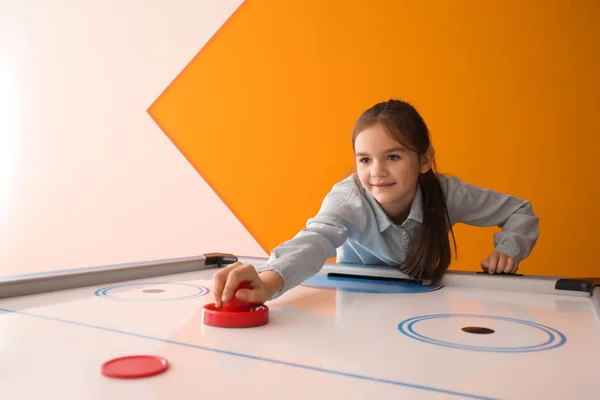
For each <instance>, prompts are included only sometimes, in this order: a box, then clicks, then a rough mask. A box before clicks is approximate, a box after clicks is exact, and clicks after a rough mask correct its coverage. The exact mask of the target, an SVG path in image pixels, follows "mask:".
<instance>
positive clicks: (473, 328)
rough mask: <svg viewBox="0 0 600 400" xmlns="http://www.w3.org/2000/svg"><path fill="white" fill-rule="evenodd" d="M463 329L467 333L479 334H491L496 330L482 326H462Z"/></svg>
mask: <svg viewBox="0 0 600 400" xmlns="http://www.w3.org/2000/svg"><path fill="white" fill-rule="evenodd" d="M462 330H463V331H464V332H467V333H475V334H478V335H489V334H491V333H494V330H492V329H490V328H484V327H481V326H465V327H464V328H462Z"/></svg>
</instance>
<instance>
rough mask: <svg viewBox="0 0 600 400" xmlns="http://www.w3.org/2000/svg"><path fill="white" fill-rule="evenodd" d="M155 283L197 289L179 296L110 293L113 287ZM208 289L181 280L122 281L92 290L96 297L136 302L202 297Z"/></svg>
mask: <svg viewBox="0 0 600 400" xmlns="http://www.w3.org/2000/svg"><path fill="white" fill-rule="evenodd" d="M157 285H175V286H185V287H191V288H194V289H197V291H196V292H195V293H192V294H189V295H186V296H179V297H152V296H148V295H143V296H141V297H139V298H126V297H119V296H118V295H115V294H114V292H113V293H111V291H113V290H114V289H121V288H125V287H134V286H157ZM209 292H210V290H209V289H208V288H206V287H204V286H200V285H195V284H193V283H183V282H139V283H123V284H120V285H113V286H108V287H105V288H101V289H98V290H96V291H95V292H94V294H95V295H96V296H98V297H102V298H106V299H110V300H118V301H136V302H161V301H176V300H188V299H193V298H196V297H202V296H205V295H207V294H208V293H209Z"/></svg>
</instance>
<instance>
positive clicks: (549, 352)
mask: <svg viewBox="0 0 600 400" xmlns="http://www.w3.org/2000/svg"><path fill="white" fill-rule="evenodd" d="M213 273H214V270H205V271H198V272H191V273H184V274H177V275H169V276H163V277H159V278H152V279H143V280H136V281H129V282H120V283H115V284H109V285H101V286H95V287H87V288H79V289H72V290H64V291H59V292H53V293H46V294H39V295H32V296H24V297H17V298H11V299H3V300H0V309H1V310H0V390H1V393H2V398H6V399H40V398H57V399H58V398H60V399H64V400H67V399H77V400H81V399H114V400H117V399H143V400H150V399H201V398H214V399H234V398H235V399H243V398H246V399H250V398H251V399H282V398H283V397H284V396H285V397H287V398H291V399H342V398H343V399H384V398H385V399H388V398H390V399H391V398H394V399H397V398H405V399H408V398H410V399H425V398H427V399H430V398H461V397H464V398H511V399H533V398H545V399H548V398H556V399H561V398H562V399H566V398H578V399H584V398H585V399H594V398H596V399H597V398H598V393H599V391H598V389H597V387H598V385H597V383H596V382H599V381H600V372H599V370H598V360H600V324H599V323H598V319H597V317H596V315H595V313H594V311H593V306H592V303H591V301H590V299H589V297H570V296H554V295H542V294H524V293H518V292H504V291H494V290H489V291H486V290H479V289H468V288H452V287H444V288H442V289H440V290H435V291H431V292H426V293H415V294H410V293H407V294H381V293H357V292H342V291H336V290H329V289H316V288H309V287H304V286H301V287H298V288H295V289H293V290H292V291H291V292H289V293H287V294H286V295H284V296H282V297H281V298H279V299H277V300H276V301H273V302H270V303H267V305H268V306H269V307H270V318H271V321H270V323H269V324H268V325H265V326H261V327H256V328H248V329H225V328H215V327H209V326H205V325H203V324H202V306H203V305H204V304H205V303H209V302H213V297H212V292H211V288H212V275H213ZM498 279H502V278H501V277H498ZM468 326H476V327H484V328H489V329H492V330H494V333H492V334H474V333H467V332H464V331H463V330H462V328H463V327H468ZM133 354H156V355H160V356H163V357H165V358H166V359H167V360H168V361H169V363H170V368H169V369H168V370H167V371H166V372H165V373H163V374H161V375H158V376H154V377H150V378H143V379H137V380H117V379H111V378H107V377H105V376H102V375H101V374H100V365H101V364H102V363H103V362H104V361H107V360H109V359H112V358H115V357H121V356H126V355H133Z"/></svg>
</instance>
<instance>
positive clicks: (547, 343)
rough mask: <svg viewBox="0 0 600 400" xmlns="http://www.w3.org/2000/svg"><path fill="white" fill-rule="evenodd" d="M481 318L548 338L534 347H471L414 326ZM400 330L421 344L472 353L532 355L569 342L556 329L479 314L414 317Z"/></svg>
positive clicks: (514, 319)
mask: <svg viewBox="0 0 600 400" xmlns="http://www.w3.org/2000/svg"><path fill="white" fill-rule="evenodd" d="M463 317H467V318H479V319H493V320H498V321H505V322H512V323H516V324H521V325H524V326H527V327H530V328H533V329H536V330H539V331H542V332H543V333H544V334H545V335H544V337H546V335H547V338H546V339H545V340H544V341H543V342H542V343H539V344H536V345H532V346H516V347H502V346H499V347H488V346H470V345H467V344H462V343H452V342H446V341H442V340H438V339H434V338H431V337H428V336H425V335H423V334H420V333H417V332H415V329H414V326H415V325H417V324H418V323H419V322H422V321H427V320H431V319H436V318H463ZM398 330H400V332H402V333H403V334H404V335H406V336H408V337H410V338H412V339H416V340H419V341H421V342H425V343H429V344H433V345H437V346H443V347H451V348H454V349H460V350H472V351H486V352H492V353H530V352H535V351H544V350H550V349H555V348H557V347H560V346H562V345H564V344H565V343H566V342H567V337H566V336H565V335H564V334H563V333H561V332H559V331H558V330H556V329H554V328H550V327H548V326H545V325H542V324H538V323H535V322H531V321H525V320H520V319H516V318H508V317H498V316H493V315H477V314H432V315H423V316H420V317H413V318H409V319H406V320H404V321H402V322H401V323H400V324H399V325H398Z"/></svg>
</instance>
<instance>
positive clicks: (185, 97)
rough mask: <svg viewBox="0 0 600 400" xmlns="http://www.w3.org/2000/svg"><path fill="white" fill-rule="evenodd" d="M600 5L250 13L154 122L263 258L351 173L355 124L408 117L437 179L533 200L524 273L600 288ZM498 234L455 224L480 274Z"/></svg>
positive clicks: (253, 6) (241, 14) (371, 6)
mask: <svg viewBox="0 0 600 400" xmlns="http://www.w3.org/2000/svg"><path fill="white" fill-rule="evenodd" d="M598 38H600V3H598V2H597V1H595V0H588V1H584V0H580V1H578V2H575V3H573V2H570V1H567V0H552V1H544V0H536V1H534V0H530V1H526V2H524V1H520V0H507V1H493V2H481V1H476V0H473V1H437V0H435V1H434V0H430V1H418V2H415V1H398V0H389V1H364V2H358V1H357V2H348V1H341V0H338V1H334V0H328V1H325V0H314V1H279V0H271V1H266V0H247V1H246V3H244V4H243V5H242V6H241V7H240V8H239V9H238V11H237V12H236V13H235V14H234V15H233V16H232V17H231V19H230V20H229V21H228V22H227V23H226V24H225V25H224V26H223V27H222V29H221V30H220V31H219V32H218V33H217V34H216V35H215V37H213V39H212V40H211V41H210V42H209V43H208V44H207V45H206V46H205V47H204V49H202V51H201V52H200V53H199V54H198V55H197V57H196V58H194V60H192V62H191V63H190V64H189V65H188V66H187V68H186V69H185V70H184V71H183V72H182V73H181V74H180V76H179V77H178V79H176V80H175V82H173V83H172V85H171V86H170V87H169V88H168V89H167V90H166V91H165V93H163V95H162V96H161V97H160V98H159V99H158V100H157V102H156V103H155V104H153V105H152V107H151V108H150V109H149V113H150V115H151V116H152V117H153V118H154V119H155V121H156V122H157V123H158V124H159V125H160V126H161V128H162V129H163V130H164V131H165V133H166V134H167V135H168V136H169V137H170V138H171V140H173V142H174V143H175V144H176V145H177V146H178V148H179V149H180V150H181V151H182V153H183V154H184V155H185V156H186V157H187V158H188V159H189V160H190V162H191V163H192V164H193V165H194V167H195V168H196V169H197V170H198V172H199V173H200V174H201V175H202V176H203V177H204V179H206V181H207V182H208V183H209V185H211V187H212V188H213V189H214V190H215V191H216V193H217V194H218V195H219V196H220V197H221V199H222V200H223V201H224V202H225V203H226V204H227V205H228V206H229V207H230V208H231V209H232V211H233V212H234V213H235V215H236V216H237V217H238V218H239V219H240V221H241V222H242V223H243V224H244V226H245V227H246V228H247V229H248V230H249V231H250V233H251V234H252V235H253V236H254V237H255V238H256V240H257V241H258V242H259V243H260V244H261V246H262V247H263V248H264V249H265V250H266V251H269V250H270V249H272V248H273V247H275V246H276V245H277V244H279V243H280V242H281V241H283V240H286V239H288V238H290V237H292V236H293V235H294V234H295V233H296V232H297V231H298V230H299V229H302V227H303V226H304V224H305V222H306V219H307V218H310V217H311V216H313V215H314V213H315V212H316V211H317V210H318V208H319V206H320V203H321V200H322V198H323V196H324V195H325V194H326V193H327V191H328V190H329V189H330V187H331V185H332V184H333V183H334V182H335V181H337V180H338V179H340V178H341V177H342V176H344V175H345V174H346V173H347V171H348V170H349V169H351V168H352V167H353V158H352V154H351V144H350V137H351V129H352V125H353V123H354V120H355V119H356V117H357V116H358V115H359V114H360V112H361V111H363V110H364V109H365V108H367V107H369V106H370V105H372V104H373V103H375V102H378V101H381V100H386V99H388V98H391V97H397V98H402V99H405V100H408V101H410V102H412V103H413V104H415V105H416V106H417V107H418V108H419V110H420V111H421V112H422V114H423V115H424V117H425V119H426V121H427V122H428V124H429V127H430V129H431V131H432V134H433V140H434V146H435V147H436V150H437V154H438V162H439V166H440V169H441V170H442V172H449V173H452V174H456V175H458V176H459V177H460V178H462V179H463V180H466V181H469V182H471V183H474V184H477V185H481V186H485V187H491V188H494V189H497V190H500V191H505V192H509V193H512V194H514V195H516V196H519V197H523V198H526V199H529V200H530V201H531V202H532V203H533V206H534V210H535V211H536V212H537V213H538V214H539V215H540V217H541V236H540V240H539V243H538V246H537V247H536V249H535V250H534V253H533V255H532V256H531V257H530V258H529V259H527V260H526V261H525V262H524V263H523V264H522V266H521V271H522V272H525V273H531V274H544V275H546V274H548V275H549V274H561V275H569V276H586V275H593V274H595V275H600V267H599V265H600V264H599V263H598V261H597V257H595V255H594V250H595V249H596V240H595V238H596V234H595V230H594V228H595V227H596V226H598V225H600V212H598V210H597V208H596V206H597V204H598V202H599V198H598V194H597V193H598V192H597V189H595V188H594V186H595V184H596V181H597V179H595V178H596V174H595V173H594V164H595V161H596V158H597V157H598V156H599V155H600V154H599V150H598V149H599V140H598V135H599V134H600V129H599V128H600V122H599V119H598V110H599V109H600V108H599V102H598V100H597V97H596V96H597V95H598V93H600V79H599V78H598V71H600V51H598V44H597V41H598ZM495 231H496V229H495V228H485V229H482V228H473V227H465V226H458V227H457V230H456V232H457V235H458V244H459V256H460V259H459V261H458V262H457V263H456V264H455V265H454V267H453V268H454V269H465V270H474V269H478V268H479V263H480V260H481V259H482V258H484V257H486V256H487V254H488V253H489V252H490V251H492V249H493V247H492V235H493V233H494V232H495Z"/></svg>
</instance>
